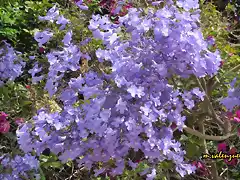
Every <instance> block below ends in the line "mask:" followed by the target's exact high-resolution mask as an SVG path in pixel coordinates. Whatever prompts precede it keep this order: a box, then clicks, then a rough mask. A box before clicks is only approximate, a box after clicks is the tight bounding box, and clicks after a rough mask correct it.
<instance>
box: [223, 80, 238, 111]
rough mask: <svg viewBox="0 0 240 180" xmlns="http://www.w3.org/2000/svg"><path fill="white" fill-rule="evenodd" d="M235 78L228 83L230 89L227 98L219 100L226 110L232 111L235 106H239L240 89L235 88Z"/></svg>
mask: <svg viewBox="0 0 240 180" xmlns="http://www.w3.org/2000/svg"><path fill="white" fill-rule="evenodd" d="M236 82H237V78H234V80H233V81H232V82H231V83H230V86H231V88H230V89H229V90H228V96H227V97H225V98H223V99H222V100H221V103H222V104H223V105H224V106H225V107H226V108H227V109H228V110H233V109H234V108H235V107H236V106H240V89H239V87H235V84H236Z"/></svg>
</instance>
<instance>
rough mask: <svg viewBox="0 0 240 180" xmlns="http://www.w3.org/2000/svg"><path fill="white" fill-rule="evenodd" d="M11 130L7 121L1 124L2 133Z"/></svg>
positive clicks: (0, 130)
mask: <svg viewBox="0 0 240 180" xmlns="http://www.w3.org/2000/svg"><path fill="white" fill-rule="evenodd" d="M9 129H10V123H9V122H8V121H7V120H5V121H1V122H0V133H3V134H4V133H7V132H8V131H9Z"/></svg>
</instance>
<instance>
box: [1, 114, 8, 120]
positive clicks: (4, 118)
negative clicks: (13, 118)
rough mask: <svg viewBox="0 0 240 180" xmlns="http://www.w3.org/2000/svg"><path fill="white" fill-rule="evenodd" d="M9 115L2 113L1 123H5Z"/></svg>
mask: <svg viewBox="0 0 240 180" xmlns="http://www.w3.org/2000/svg"><path fill="white" fill-rule="evenodd" d="M7 117H8V115H7V114H6V113H5V112H0V121H5V120H6V118H7Z"/></svg>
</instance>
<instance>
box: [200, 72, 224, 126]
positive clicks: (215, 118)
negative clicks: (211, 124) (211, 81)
mask: <svg viewBox="0 0 240 180" xmlns="http://www.w3.org/2000/svg"><path fill="white" fill-rule="evenodd" d="M196 80H197V83H198V85H199V87H200V88H201V90H202V91H203V92H205V94H206V95H205V99H206V101H207V103H208V105H209V108H210V110H211V115H212V116H213V118H214V120H215V121H216V122H217V123H218V124H219V125H220V126H221V127H224V123H223V121H222V120H221V119H219V118H218V116H217V114H216V112H215V110H214V108H213V106H212V103H211V101H210V99H209V97H208V94H207V92H206V91H205V90H204V88H203V86H202V84H201V82H200V80H199V79H198V78H197V77H196Z"/></svg>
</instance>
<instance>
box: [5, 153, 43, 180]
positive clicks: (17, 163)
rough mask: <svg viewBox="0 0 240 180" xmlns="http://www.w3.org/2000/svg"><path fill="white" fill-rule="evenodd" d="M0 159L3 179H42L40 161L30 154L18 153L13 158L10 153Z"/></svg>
mask: <svg viewBox="0 0 240 180" xmlns="http://www.w3.org/2000/svg"><path fill="white" fill-rule="evenodd" d="M0 161H1V166H2V169H1V170H3V172H1V174H0V179H2V180H22V179H23V177H24V178H25V179H33V178H34V179H36V180H38V179H40V174H39V172H38V168H39V162H38V160H37V159H36V158H35V157H34V156H32V155H30V154H25V155H24V156H19V155H17V156H15V157H14V158H13V159H11V158H10V157H9V156H8V155H3V156H1V157H0ZM5 171H6V172H5Z"/></svg>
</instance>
